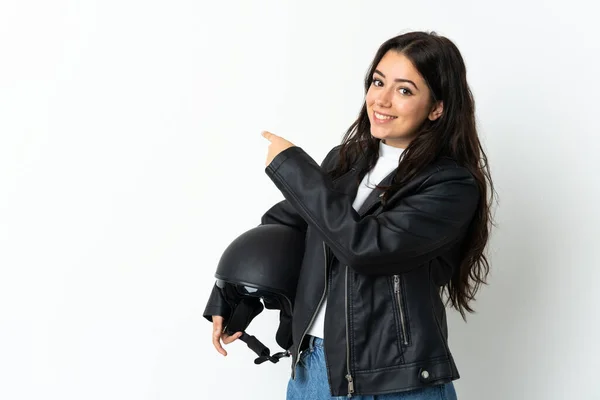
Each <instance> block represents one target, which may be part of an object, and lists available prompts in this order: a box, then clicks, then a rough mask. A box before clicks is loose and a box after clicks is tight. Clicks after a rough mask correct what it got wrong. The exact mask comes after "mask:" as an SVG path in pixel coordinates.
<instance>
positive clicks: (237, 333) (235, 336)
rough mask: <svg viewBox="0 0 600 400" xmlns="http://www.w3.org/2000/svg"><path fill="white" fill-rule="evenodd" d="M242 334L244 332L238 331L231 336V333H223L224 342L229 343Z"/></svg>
mask: <svg viewBox="0 0 600 400" xmlns="http://www.w3.org/2000/svg"><path fill="white" fill-rule="evenodd" d="M240 336H242V332H236V333H235V334H233V335H231V336H229V335H223V343H224V344H229V343H231V342H233V341H235V340H237V339H239V338H240Z"/></svg>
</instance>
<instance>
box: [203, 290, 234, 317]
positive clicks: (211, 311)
mask: <svg viewBox="0 0 600 400" xmlns="http://www.w3.org/2000/svg"><path fill="white" fill-rule="evenodd" d="M213 315H219V316H221V317H223V318H225V321H227V320H228V319H229V317H230V315H231V308H230V307H229V304H227V302H226V301H225V299H224V298H223V295H222V294H221V290H220V289H219V288H218V287H217V285H216V284H215V285H213V289H212V292H211V293H210V297H209V298H208V302H207V303H206V308H205V309H204V313H203V314H202V316H203V317H204V318H206V319H207V320H208V321H209V322H212V316H213Z"/></svg>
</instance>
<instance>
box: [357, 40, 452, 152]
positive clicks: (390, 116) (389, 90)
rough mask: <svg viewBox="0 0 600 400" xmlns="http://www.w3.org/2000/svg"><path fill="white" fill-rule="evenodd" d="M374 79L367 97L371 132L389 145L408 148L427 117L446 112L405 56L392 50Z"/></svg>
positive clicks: (382, 60)
mask: <svg viewBox="0 0 600 400" xmlns="http://www.w3.org/2000/svg"><path fill="white" fill-rule="evenodd" d="M372 79H373V80H372V82H371V86H370V87H369V90H368V91H367V95H366V100H365V101H366V106H367V112H368V115H369V121H370V122H371V135H373V136H374V137H376V138H378V139H382V140H383V141H384V143H385V144H387V145H390V146H394V147H400V148H406V147H407V146H408V145H409V143H410V142H411V141H412V140H413V139H414V138H415V136H416V134H417V132H418V128H419V127H420V126H421V125H422V124H423V122H424V121H425V120H426V119H430V120H431V121H433V120H435V119H437V118H439V117H440V116H441V115H442V110H443V104H442V102H437V103H436V104H432V101H431V93H430V90H429V87H428V86H427V84H426V83H425V80H424V79H423V77H422V76H421V74H420V73H419V71H417V69H416V68H415V67H414V65H413V64H412V62H411V61H410V60H409V59H408V58H407V57H406V56H405V55H403V54H401V53H398V52H397V51H394V50H390V51H388V52H387V53H386V54H385V55H384V56H383V58H382V59H381V61H380V62H379V64H377V67H376V69H375V72H374V73H373V76H372Z"/></svg>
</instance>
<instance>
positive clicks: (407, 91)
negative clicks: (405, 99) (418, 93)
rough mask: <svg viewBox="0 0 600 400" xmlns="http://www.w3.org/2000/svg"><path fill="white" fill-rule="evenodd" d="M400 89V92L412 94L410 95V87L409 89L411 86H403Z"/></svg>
mask: <svg viewBox="0 0 600 400" xmlns="http://www.w3.org/2000/svg"><path fill="white" fill-rule="evenodd" d="M398 90H399V91H400V93H402V94H403V95H406V96H410V95H412V92H411V91H410V89H409V88H405V87H401V88H399V89H398Z"/></svg>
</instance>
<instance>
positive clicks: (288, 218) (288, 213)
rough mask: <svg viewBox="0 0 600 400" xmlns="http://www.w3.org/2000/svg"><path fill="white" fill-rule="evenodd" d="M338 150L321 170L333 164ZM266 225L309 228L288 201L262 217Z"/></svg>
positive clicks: (327, 158) (325, 161) (325, 160)
mask: <svg viewBox="0 0 600 400" xmlns="http://www.w3.org/2000/svg"><path fill="white" fill-rule="evenodd" d="M338 148H339V146H337V147H335V148H333V149H332V150H331V151H330V152H329V153H328V154H327V155H326V156H325V158H324V159H323V162H322V163H321V168H325V167H327V166H329V165H330V164H331V163H332V162H333V155H334V154H335V152H336V151H337V149H338ZM317 167H318V166H317ZM265 224H282V225H288V226H291V227H293V228H296V229H298V230H300V231H302V232H306V229H307V227H308V224H307V223H306V220H305V219H304V218H303V217H302V215H300V214H299V213H298V212H297V211H296V208H295V207H294V206H293V205H292V203H290V202H289V201H288V200H287V199H286V200H282V201H280V202H279V203H277V204H275V205H274V206H273V207H271V208H270V209H269V210H268V211H267V212H266V213H265V214H264V215H263V216H262V218H261V225H265Z"/></svg>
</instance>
